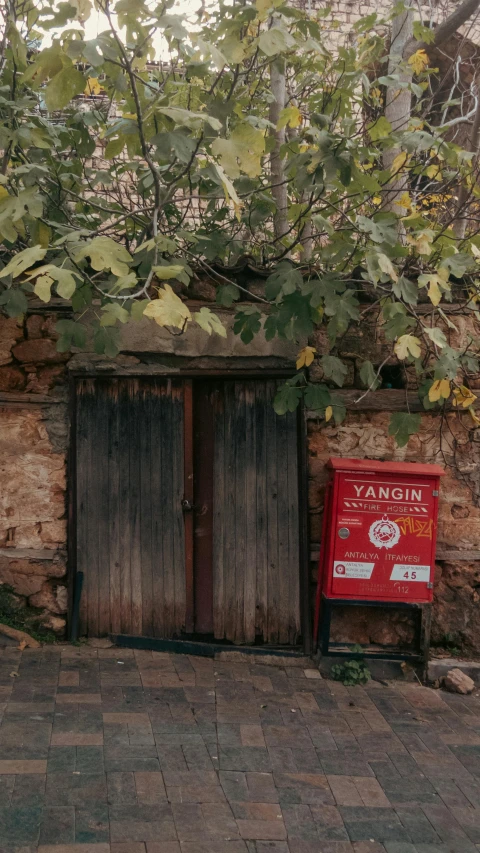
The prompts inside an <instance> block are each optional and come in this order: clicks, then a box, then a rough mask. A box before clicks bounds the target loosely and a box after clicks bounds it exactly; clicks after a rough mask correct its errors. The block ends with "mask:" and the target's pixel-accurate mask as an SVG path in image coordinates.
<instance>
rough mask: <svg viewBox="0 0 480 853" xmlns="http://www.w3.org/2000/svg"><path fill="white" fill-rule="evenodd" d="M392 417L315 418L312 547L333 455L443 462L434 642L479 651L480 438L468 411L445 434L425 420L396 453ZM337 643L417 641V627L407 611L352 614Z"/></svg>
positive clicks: (338, 619)
mask: <svg viewBox="0 0 480 853" xmlns="http://www.w3.org/2000/svg"><path fill="white" fill-rule="evenodd" d="M389 417H390V416H389V414H388V413H386V412H385V413H384V412H374V413H372V412H364V413H361V414H360V413H351V414H349V415H348V416H347V418H346V420H345V421H344V423H342V424H341V425H340V426H332V425H329V424H326V425H325V424H324V423H323V422H319V421H315V420H310V421H309V424H308V453H309V506H310V529H311V538H312V540H313V541H314V542H319V540H320V538H321V528H322V520H323V500H324V493H325V486H326V481H327V473H326V468H325V463H326V462H327V460H328V459H329V457H330V456H342V457H353V458H357V459H379V460H396V461H405V462H422V463H436V464H440V465H442V466H443V467H444V469H445V472H446V473H445V476H444V477H443V478H442V481H441V484H440V502H439V518H438V541H437V562H436V569H435V588H434V596H435V597H434V607H433V625H432V640H433V642H434V643H438V644H442V643H444V642H445V641H446V638H450V640H451V641H452V642H454V643H455V645H457V646H459V647H462V648H463V649H465V650H466V651H468V652H474V653H476V654H478V653H480V618H479V617H480V606H479V601H480V595H479V592H480V435H478V433H476V432H475V431H474V430H472V429H470V426H471V424H470V423H469V415H468V414H467V413H465V414H462V415H458V414H457V413H455V414H451V415H449V416H448V418H447V419H446V421H445V422H444V424H443V426H442V428H441V429H440V421H439V418H438V417H435V416H432V415H423V417H422V426H421V430H420V432H419V434H418V435H415V436H412V437H411V439H410V441H409V442H408V445H407V446H406V447H404V448H398V447H396V445H395V443H394V441H393V439H392V437H391V436H389V435H388V422H389ZM314 553H315V551H314ZM450 555H451V556H450ZM463 557H467V559H463ZM475 558H476V559H475ZM315 581H316V566H312V586H313V584H314V583H315ZM332 639H334V640H336V641H340V642H346V641H350V642H360V643H368V642H371V643H379V644H387V645H395V644H404V643H406V642H407V643H409V642H411V641H412V640H413V625H412V622H411V619H410V617H409V616H408V615H406V614H401V613H397V614H395V615H393V614H390V613H386V612H381V611H367V610H366V609H362V608H358V610H353V609H349V610H348V612H347V611H344V612H341V611H340V612H339V613H338V614H336V615H335V619H334V621H333V622H332Z"/></svg>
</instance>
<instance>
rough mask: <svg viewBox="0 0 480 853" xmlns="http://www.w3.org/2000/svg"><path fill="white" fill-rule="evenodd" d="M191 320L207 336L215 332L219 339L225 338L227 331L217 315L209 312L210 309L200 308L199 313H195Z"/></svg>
mask: <svg viewBox="0 0 480 853" xmlns="http://www.w3.org/2000/svg"><path fill="white" fill-rule="evenodd" d="M193 319H194V320H195V322H196V323H198V325H199V326H200V328H202V329H203V330H204V331H205V332H207V333H208V334H209V335H211V334H212V332H215V333H216V334H217V335H220V337H221V338H226V337H227V330H226V328H225V326H224V325H223V323H222V321H221V320H220V317H219V316H218V315H217V314H214V313H213V311H210V308H200V311H197V312H196V313H195V314H194V315H193Z"/></svg>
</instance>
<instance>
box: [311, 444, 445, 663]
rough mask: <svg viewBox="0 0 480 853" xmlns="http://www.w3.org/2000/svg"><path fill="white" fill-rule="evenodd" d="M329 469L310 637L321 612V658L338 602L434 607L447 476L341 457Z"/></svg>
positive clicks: (428, 468)
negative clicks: (439, 528)
mask: <svg viewBox="0 0 480 853" xmlns="http://www.w3.org/2000/svg"><path fill="white" fill-rule="evenodd" d="M327 467H328V469H329V481H328V485H327V490H326V496H325V508H324V517H323V532H322V543H321V549H320V565H319V576H318V586H317V600H316V609H315V638H316V637H317V633H318V625H319V619H320V608H321V610H322V652H323V653H324V654H325V653H327V652H328V653H330V654H331V653H332V652H331V650H330V649H329V647H328V643H329V637H328V636H327V637H326V643H325V630H324V628H325V627H327V628H328V635H329V631H330V625H329V623H330V619H329V614H330V609H331V605H332V604H334V603H335V602H337V603H340V602H342V603H343V604H348V603H350V604H356V605H367V606H372V605H377V606H379V605H383V606H387V607H399V608H402V607H403V608H405V607H416V608H417V609H420V616H421V615H422V609H421V606H422V605H429V604H431V602H432V598H433V577H434V569H435V546H436V529H437V516H438V495H439V484H440V477H441V476H442V475H443V474H444V471H443V469H442V468H441V467H440V466H439V465H421V464H416V463H405V462H376V461H369V460H366V459H339V458H332V459H330V460H329V462H328V463H327ZM325 611H326V612H325ZM428 611H430V608H428ZM324 615H326V616H327V617H328V618H327V622H328V625H327V626H325V624H324V621H325V620H324ZM420 622H421V619H420ZM389 657H391V655H389Z"/></svg>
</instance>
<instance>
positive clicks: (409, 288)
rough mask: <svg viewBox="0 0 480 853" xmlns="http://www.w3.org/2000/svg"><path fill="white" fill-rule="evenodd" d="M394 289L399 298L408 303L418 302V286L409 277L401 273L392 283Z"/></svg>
mask: <svg viewBox="0 0 480 853" xmlns="http://www.w3.org/2000/svg"><path fill="white" fill-rule="evenodd" d="M392 290H393V292H394V294H395V296H396V297H397V298H398V299H403V301H404V302H406V303H407V304H408V305H416V304H417V302H418V287H417V285H416V284H415V283H414V282H413V281H410V279H409V278H405V276H403V275H401V276H400V277H399V279H398V280H397V281H394V282H393V284H392Z"/></svg>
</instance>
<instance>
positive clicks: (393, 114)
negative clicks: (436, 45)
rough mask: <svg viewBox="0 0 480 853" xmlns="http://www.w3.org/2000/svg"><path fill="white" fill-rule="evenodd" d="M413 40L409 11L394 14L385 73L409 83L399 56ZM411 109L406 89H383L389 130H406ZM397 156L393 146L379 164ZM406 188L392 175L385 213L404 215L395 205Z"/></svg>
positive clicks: (405, 182)
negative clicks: (390, 127) (386, 211)
mask: <svg viewBox="0 0 480 853" xmlns="http://www.w3.org/2000/svg"><path fill="white" fill-rule="evenodd" d="M412 37H413V11H412V10H407V11H406V12H402V13H401V14H400V15H397V16H396V17H395V18H394V19H393V21H392V42H391V47H390V57H389V61H388V73H389V74H395V75H396V76H398V77H399V79H400V81H402V82H405V83H411V81H412V71H411V69H410V67H409V66H405V64H404V60H403V54H404V51H405V47H406V45H407V44H408V43H409V42H410V40H411V39H412ZM411 109H412V94H411V92H410V89H409V88H402V89H398V88H395V84H392V86H388V87H387V96H386V102H385V117H386V118H387V119H388V121H389V122H390V124H391V126H392V131H403V130H406V129H407V127H408V124H409V122H410V114H411ZM400 153H401V148H399V147H398V146H396V145H395V146H394V147H393V148H389V149H388V150H387V151H385V153H384V155H383V165H384V168H385V169H392V166H393V162H394V160H395V157H396V156H397V155H398V154H400ZM407 188H408V177H407V174H406V173H405V174H402V173H401V172H400V173H399V174H397V175H395V174H394V175H393V177H392V179H391V181H389V183H388V184H387V186H386V199H385V205H384V209H385V210H390V211H393V212H394V213H397V214H400V215H402V216H403V215H405V214H406V212H407V211H406V210H405V208H404V207H402V206H401V205H399V204H398V199H399V198H400V197H401V196H402V194H403V193H404V192H405V191H406V190H407Z"/></svg>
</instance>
